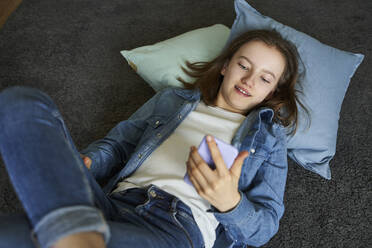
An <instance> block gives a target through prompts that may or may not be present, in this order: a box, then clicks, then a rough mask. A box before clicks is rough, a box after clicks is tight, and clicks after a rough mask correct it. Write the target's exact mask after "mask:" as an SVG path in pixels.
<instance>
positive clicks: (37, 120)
mask: <svg viewBox="0 0 372 248" xmlns="http://www.w3.org/2000/svg"><path fill="white" fill-rule="evenodd" d="M0 153H1V155H2V158H3V161H4V163H5V167H6V169H7V172H8V174H9V178H10V180H11V182H12V184H13V186H14V189H15V191H16V193H17V195H18V197H19V199H20V201H21V202H22V204H23V206H24V209H25V211H26V213H27V215H28V218H29V219H30V222H31V225H32V227H33V228H34V231H35V233H36V234H37V237H38V240H39V242H40V243H41V245H42V246H43V247H47V246H49V245H50V244H52V243H53V242H55V241H56V240H57V239H59V238H61V237H62V236H65V235H69V234H72V233H76V232H88V231H97V232H100V233H103V234H104V235H105V238H106V240H107V239H108V236H109V230H108V226H107V223H106V222H105V220H104V217H103V215H102V213H101V211H99V210H98V209H97V208H96V207H95V205H98V206H100V207H102V208H103V210H104V212H109V208H110V202H109V200H107V199H106V198H105V196H104V194H103V192H102V191H101V190H100V187H99V186H98V184H97V183H96V182H95V180H94V178H93V177H92V176H91V175H90V173H89V171H88V170H87V169H86V168H85V166H84V164H83V161H82V159H81V158H80V156H79V153H78V152H77V150H76V148H75V146H74V144H73V142H72V140H71V137H70V135H69V133H68V131H67V129H66V126H65V125H64V122H63V120H62V118H61V116H60V113H59V111H58V109H57V107H56V106H55V104H54V103H53V101H52V100H51V99H50V98H49V97H48V96H47V95H46V94H44V93H42V92H41V91H39V90H37V89H32V88H26V87H12V88H8V89H6V90H4V91H3V92H1V93H0Z"/></svg>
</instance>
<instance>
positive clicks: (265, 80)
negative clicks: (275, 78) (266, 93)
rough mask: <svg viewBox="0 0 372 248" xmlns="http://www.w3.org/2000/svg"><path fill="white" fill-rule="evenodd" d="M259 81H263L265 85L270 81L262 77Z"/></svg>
mask: <svg viewBox="0 0 372 248" xmlns="http://www.w3.org/2000/svg"><path fill="white" fill-rule="evenodd" d="M261 80H262V81H264V82H265V83H268V84H269V83H270V81H269V80H267V79H265V78H264V77H261Z"/></svg>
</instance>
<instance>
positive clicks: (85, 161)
mask: <svg viewBox="0 0 372 248" xmlns="http://www.w3.org/2000/svg"><path fill="white" fill-rule="evenodd" d="M80 157H81V158H82V159H83V161H84V164H85V167H87V168H88V169H90V166H91V165H92V160H91V159H90V158H89V157H87V156H84V155H83V154H80Z"/></svg>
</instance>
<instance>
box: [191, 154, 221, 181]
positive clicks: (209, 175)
mask: <svg viewBox="0 0 372 248" xmlns="http://www.w3.org/2000/svg"><path fill="white" fill-rule="evenodd" d="M190 153H191V156H190V161H192V165H193V166H194V167H197V168H198V170H199V171H200V172H201V174H202V175H203V176H204V178H205V179H206V180H207V181H208V182H211V181H212V180H214V179H215V177H216V175H215V173H214V171H213V170H212V169H211V168H210V167H209V165H208V164H207V163H206V162H205V161H204V160H203V158H202V157H201V156H200V154H199V152H198V150H197V149H196V147H192V148H191V152H190Z"/></svg>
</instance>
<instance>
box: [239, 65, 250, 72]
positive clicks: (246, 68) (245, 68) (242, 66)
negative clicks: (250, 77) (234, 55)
mask: <svg viewBox="0 0 372 248" xmlns="http://www.w3.org/2000/svg"><path fill="white" fill-rule="evenodd" d="M238 65H239V66H240V68H242V69H243V70H246V71H247V70H248V67H245V66H244V65H242V64H241V63H238Z"/></svg>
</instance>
